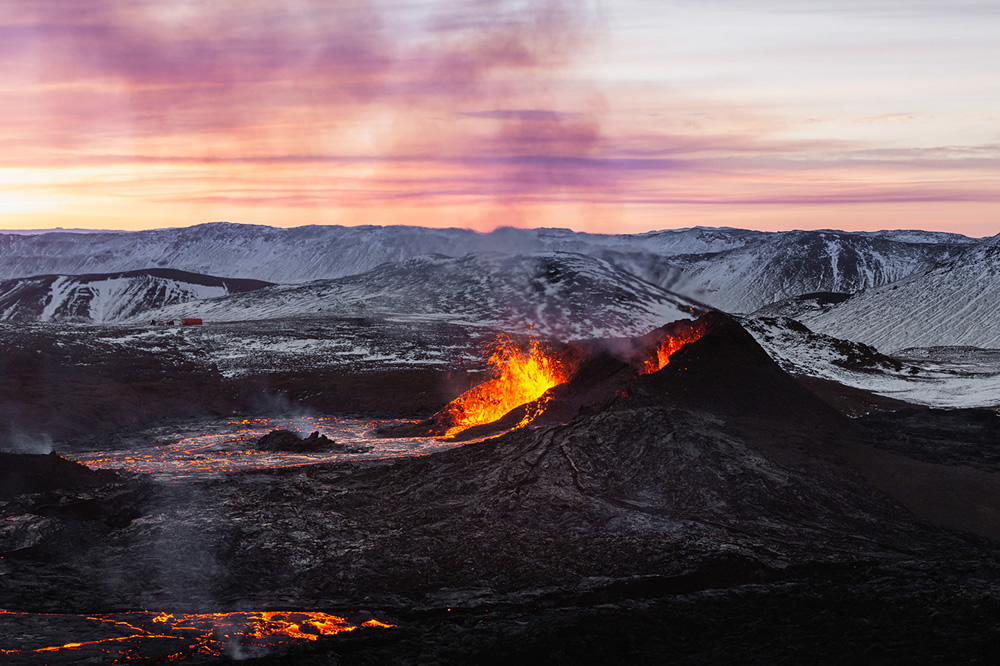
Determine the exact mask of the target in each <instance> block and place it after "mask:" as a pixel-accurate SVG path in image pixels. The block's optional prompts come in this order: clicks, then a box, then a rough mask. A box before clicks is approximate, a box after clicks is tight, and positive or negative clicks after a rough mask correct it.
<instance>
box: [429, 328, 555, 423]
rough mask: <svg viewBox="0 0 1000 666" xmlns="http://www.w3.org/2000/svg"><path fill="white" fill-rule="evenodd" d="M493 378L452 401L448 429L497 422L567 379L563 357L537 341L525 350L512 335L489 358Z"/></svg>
mask: <svg viewBox="0 0 1000 666" xmlns="http://www.w3.org/2000/svg"><path fill="white" fill-rule="evenodd" d="M487 363H489V365H490V366H492V368H493V374H494V375H495V377H494V378H493V379H490V380H487V381H485V382H483V383H482V384H479V385H478V386H474V387H473V388H471V389H469V390H468V391H466V392H465V393H463V394H462V395H460V396H459V397H457V398H455V399H454V400H452V401H451V402H450V403H448V406H447V407H446V409H447V410H448V412H449V414H450V415H451V422H452V427H451V428H450V429H449V430H448V432H446V433H445V436H446V437H452V436H454V435H455V434H456V433H459V432H461V431H463V430H466V429H467V428H471V427H473V426H478V425H484V424H486V423H493V422H494V421H496V420H498V419H500V418H501V417H502V416H504V415H505V414H506V413H507V412H509V411H510V410H512V409H514V408H515V407H517V406H519V405H523V404H526V403H529V402H533V401H535V400H538V399H539V398H541V397H542V396H543V395H544V394H545V392H546V391H548V390H549V389H550V388H552V387H553V386H556V385H557V384H561V383H563V382H564V381H566V379H567V377H566V371H565V369H564V368H563V364H562V363H561V362H560V360H559V359H558V358H556V357H554V356H551V355H548V354H546V353H545V351H544V350H543V349H542V348H541V346H540V345H539V344H538V342H537V341H532V343H531V346H530V348H529V349H528V350H527V351H524V350H523V349H521V348H520V347H518V345H516V344H515V343H514V342H513V341H512V340H511V339H510V338H507V337H503V336H501V337H499V338H498V339H497V341H496V343H495V345H494V350H493V353H492V354H490V357H489V358H488V359H487ZM537 414H538V410H535V411H534V412H532V413H529V414H525V416H524V418H523V419H522V420H521V422H520V423H518V424H517V425H516V426H515V427H516V428H520V427H523V426H525V425H527V424H528V423H530V422H531V420H532V419H533V418H534V417H535V416H537Z"/></svg>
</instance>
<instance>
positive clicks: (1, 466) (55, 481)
mask: <svg viewBox="0 0 1000 666" xmlns="http://www.w3.org/2000/svg"><path fill="white" fill-rule="evenodd" d="M118 478H119V477H118V475H117V474H116V473H115V472H112V471H110V470H98V471H94V470H91V469H90V468H88V467H87V466H85V465H81V464H80V463H78V462H73V461H72V460H66V459H65V458H63V457H61V456H59V455H57V454H56V453H55V452H52V453H50V454H48V455H37V454H27V453H5V452H2V451H0V497H14V496H16V495H21V494H24V493H39V492H45V491H50V490H58V489H63V488H79V487H96V486H102V485H104V484H106V483H111V482H113V481H116V480H118Z"/></svg>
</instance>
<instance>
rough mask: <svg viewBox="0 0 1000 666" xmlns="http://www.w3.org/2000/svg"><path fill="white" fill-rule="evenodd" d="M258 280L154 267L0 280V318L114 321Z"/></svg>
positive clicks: (260, 284) (252, 284) (234, 290)
mask: <svg viewBox="0 0 1000 666" xmlns="http://www.w3.org/2000/svg"><path fill="white" fill-rule="evenodd" d="M268 285H269V283H267V282H263V281H261V280H247V279H231V278H220V277H215V276H211V275H198V274H195V273H187V272H184V271H178V270H172V269H165V268H154V269H145V270H137V271H126V272H122V273H92V274H86V275H40V276H37V277H30V278H20V279H11V280H4V281H2V282H0V321H42V322H47V321H75V322H94V323H103V322H114V321H121V320H123V319H128V318H132V317H136V316H137V315H140V314H141V313H143V312H145V311H146V310H149V309H151V308H157V307H161V306H166V305H175V304H183V303H188V302H190V301H194V300H198V299H203V298H211V297H213V296H223V295H226V294H233V293H239V292H245V291H249V290H253V289H260V288H261V287H266V286H268Z"/></svg>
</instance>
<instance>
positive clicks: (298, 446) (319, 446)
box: [256, 430, 371, 453]
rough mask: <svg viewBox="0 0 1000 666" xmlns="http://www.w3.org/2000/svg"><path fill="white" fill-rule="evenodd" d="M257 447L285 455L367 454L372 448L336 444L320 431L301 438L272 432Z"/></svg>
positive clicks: (288, 431) (290, 434) (290, 432)
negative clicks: (318, 452)
mask: <svg viewBox="0 0 1000 666" xmlns="http://www.w3.org/2000/svg"><path fill="white" fill-rule="evenodd" d="M256 446H257V448H258V449H259V450H261V451H282V452H285V453H310V452H313V451H329V450H331V449H336V450H337V451H339V452H341V453H366V452H368V451H371V447H370V446H366V445H364V444H353V445H352V444H342V443H339V442H336V441H334V440H332V439H330V438H329V437H327V436H326V435H321V434H319V431H315V432H312V433H311V434H310V435H309V436H308V437H299V435H298V433H294V432H292V431H290V430H272V431H271V432H269V433H267V434H266V435H264V436H263V437H261V438H260V439H258V440H257V442H256Z"/></svg>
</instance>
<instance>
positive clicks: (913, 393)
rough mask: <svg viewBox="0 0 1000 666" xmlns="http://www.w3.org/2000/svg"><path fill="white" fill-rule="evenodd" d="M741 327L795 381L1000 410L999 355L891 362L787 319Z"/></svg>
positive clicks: (918, 356)
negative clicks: (808, 380)
mask: <svg viewBox="0 0 1000 666" xmlns="http://www.w3.org/2000/svg"><path fill="white" fill-rule="evenodd" d="M742 323H743V326H744V328H746V330H747V331H749V332H750V334H751V335H753V336H754V338H756V340H757V342H758V343H759V344H760V345H761V346H762V347H763V348H764V349H765V350H766V351H767V353H768V354H769V355H770V356H771V357H772V358H773V359H774V360H775V361H777V363H778V364H779V365H780V366H781V367H782V368H783V369H784V370H786V371H787V372H789V373H791V374H793V375H800V376H806V377H817V378H820V379H827V380H831V381H835V382H837V383H840V384H843V385H845V386H851V387H854V388H858V389H862V390H865V391H870V392H872V393H876V394H878V395H882V396H886V397H889V398H895V399H897V400H903V401H906V402H910V403H914V404H919V405H927V406H931V407H1000V351H984V350H981V349H973V348H963V347H951V348H947V349H945V348H936V349H920V350H908V351H907V352H904V353H902V354H899V355H895V356H891V357H890V356H886V355H884V354H881V353H879V352H878V351H877V350H875V349H874V348H872V347H870V346H868V345H865V344H863V343H858V342H852V341H849V340H842V339H839V338H835V337H832V336H829V335H824V334H821V333H815V332H813V331H811V330H809V329H808V328H807V327H805V326H803V325H802V324H800V323H799V322H797V321H794V320H791V319H788V318H783V317H757V316H754V317H748V318H744V319H743V321H742Z"/></svg>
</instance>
